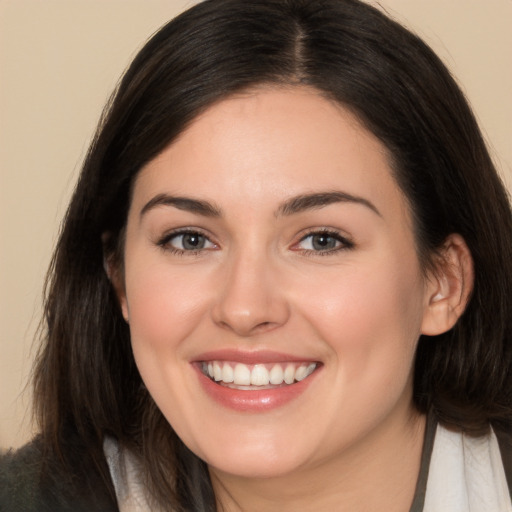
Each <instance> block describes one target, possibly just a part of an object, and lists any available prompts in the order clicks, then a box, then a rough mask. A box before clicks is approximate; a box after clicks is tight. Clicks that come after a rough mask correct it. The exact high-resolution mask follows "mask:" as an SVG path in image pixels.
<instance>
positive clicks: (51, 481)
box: [0, 438, 118, 512]
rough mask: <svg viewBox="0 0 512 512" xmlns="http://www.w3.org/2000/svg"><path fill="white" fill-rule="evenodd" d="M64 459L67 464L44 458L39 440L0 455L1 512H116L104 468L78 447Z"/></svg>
mask: <svg viewBox="0 0 512 512" xmlns="http://www.w3.org/2000/svg"><path fill="white" fill-rule="evenodd" d="M67 455H69V457H68V460H67V462H63V461H61V460H60V459H59V458H58V457H56V456H52V455H47V454H46V455H44V454H43V445H42V442H41V440H40V438H36V439H35V440H34V441H32V442H31V443H29V444H27V445H25V446H24V447H22V448H20V449H19V450H17V451H9V452H7V453H4V454H2V455H0V510H2V511H4V510H5V511H9V512H11V511H12V512H16V511H20V512H21V511H23V512H45V511H48V512H49V511H51V512H82V511H83V512H85V511H91V510H94V511H98V512H117V510H118V508H117V505H116V500H115V495H114V493H113V490H112V486H111V485H109V482H108V481H106V478H105V473H104V472H102V469H103V468H99V467H97V464H94V462H93V461H92V460H91V458H90V457H89V456H88V454H87V453H86V452H85V451H83V450H81V449H80V448H78V447H74V449H73V450H71V451H70V453H68V454H67ZM105 467H106V462H105ZM107 473H108V470H107Z"/></svg>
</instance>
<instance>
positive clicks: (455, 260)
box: [421, 234, 474, 336]
mask: <svg viewBox="0 0 512 512" xmlns="http://www.w3.org/2000/svg"><path fill="white" fill-rule="evenodd" d="M473 281H474V273H473V258H472V257H471V252H470V251H469V248H468V246H467V245H466V242H465V240H464V239H463V238H462V237H461V236H460V235H458V234H451V235H450V236H448V238H447V239H446V240H445V242H444V244H443V247H442V248H441V251H440V254H439V257H438V261H437V263H436V265H435V269H434V270H433V271H432V272H431V274H430V276H429V279H428V282H427V288H426V296H425V301H426V304H425V311H424V315H423V322H422V329H421V333H422V334H426V335H428V336H436V335H438V334H442V333H444V332H446V331H449V330H450V329H451V328H452V327H453V326H454V325H455V324H456V323H457V320H458V319H459V318H460V317H461V315H462V313H464V310H465V309H466V305H467V303H468V301H469V297H470V295H471V292H472V290H473Z"/></svg>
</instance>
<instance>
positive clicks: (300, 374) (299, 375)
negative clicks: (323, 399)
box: [295, 366, 308, 381]
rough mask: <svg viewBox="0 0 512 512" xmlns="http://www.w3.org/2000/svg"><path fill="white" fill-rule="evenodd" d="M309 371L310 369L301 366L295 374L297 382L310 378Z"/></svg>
mask: <svg viewBox="0 0 512 512" xmlns="http://www.w3.org/2000/svg"><path fill="white" fill-rule="evenodd" d="M307 371H308V369H307V367H306V366H299V367H298V368H297V371H296V372H295V380H298V381H301V380H304V379H305V378H306V377H307V376H308V374H307Z"/></svg>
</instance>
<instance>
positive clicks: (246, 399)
mask: <svg viewBox="0 0 512 512" xmlns="http://www.w3.org/2000/svg"><path fill="white" fill-rule="evenodd" d="M195 369H196V371H197V372H198V374H199V381H200V383H201V385H202V387H203V389H204V390H205V391H206V393H207V394H208V395H209V396H210V397H211V398H213V400H215V401H216V402H217V403H219V404H221V405H222V406H224V407H227V408H229V409H233V410H235V411H241V412H265V411H270V410H272V409H277V408H278V407H282V406H283V405H285V404H287V403H289V402H291V401H292V400H294V399H295V398H297V397H299V396H300V395H301V394H302V393H304V392H305V391H306V389H307V388H308V387H309V385H310V384H311V382H312V381H313V380H314V378H315V376H316V374H317V372H318V370H319V369H318V368H317V369H316V370H315V371H314V372H313V373H312V374H311V375H309V376H308V377H307V378H305V379H304V380H301V381H300V382H295V383H294V384H289V385H285V386H281V387H278V388H270V389H255V390H240V389H233V388H228V387H226V386H222V385H220V384H217V383H215V382H214V381H213V380H211V379H210V378H208V377H206V375H205V374H204V373H203V372H202V371H201V370H200V369H199V368H198V367H195Z"/></svg>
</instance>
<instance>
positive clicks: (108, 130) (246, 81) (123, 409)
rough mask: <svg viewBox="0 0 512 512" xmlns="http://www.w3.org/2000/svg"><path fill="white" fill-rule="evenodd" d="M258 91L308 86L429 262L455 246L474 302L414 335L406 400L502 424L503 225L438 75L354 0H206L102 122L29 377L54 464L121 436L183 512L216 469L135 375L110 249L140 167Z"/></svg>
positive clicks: (507, 239)
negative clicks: (346, 120)
mask: <svg viewBox="0 0 512 512" xmlns="http://www.w3.org/2000/svg"><path fill="white" fill-rule="evenodd" d="M259 84H286V85H294V84H302V85H307V86H310V87H314V88H316V89H317V90H318V91H320V93H321V94H324V95H326V96H328V97H329V98H331V99H334V100H335V101H338V102H339V103H341V104H343V105H345V106H348V107H349V108H350V109H351V110H352V111H353V112H354V113H355V114H356V115H357V116H358V117H359V119H360V120H361V121H362V122H363V124H364V125H365V126H366V127H367V128H368V129H369V130H370V131H371V132H373V133H374V134H375V135H376V136H377V137H378V138H379V139H380V140H381V141H382V142H383V144H384V145H385V146H386V147H387V148H388V149H389V152H390V154H391V155H392V167H393V170H394V173H395V177H396V180H397V182H398V184H399V185H400V187H401V188H402V190H403V192H404V193H405V195H406V197H407V198H408V200H409V203H410V205H411V208H412V211H413V214H414V221H415V226H414V227H415V234H416V240H417V246H418V254H419V255H420V259H421V261H422V262H423V264H424V265H428V263H429V261H431V256H432V255H433V254H435V252H436V249H438V248H439V247H440V246H441V245H442V243H443V241H444V240H445V239H446V237H447V236H448V235H449V234H451V233H459V234H460V235H462V237H463V238H464V239H465V241H466V243H467V245H468V247H469V249H470V251H471V254H472V256H473V260H474V267H475V285H474V291H473V294H472V297H471V299H470V301H469V304H468V306H467V309H466V312H465V314H464V315H463V316H462V318H461V319H460V321H459V322H458V323H457V325H456V326H455V327H454V328H453V329H452V330H451V331H449V332H447V333H446V334H443V335H440V336H437V337H431V338H427V337H422V338H421V339H420V342H419V348H418V352H417V357H416V367H415V381H414V401H415V404H416V406H417V407H418V409H419V410H420V411H422V412H426V411H428V410H430V409H434V410H435V412H436V413H437V415H438V417H439V418H440V420H441V421H442V422H443V423H444V424H445V425H447V426H451V427H452V428H457V429H462V430H464V431H466V432H468V433H470V434H474V435H479V434H482V433H484V432H485V431H486V430H487V429H488V426H489V425H490V424H492V425H495V426H496V427H510V425H511V417H512V413H511V411H512V396H511V395H512V359H511V358H512V345H511V342H510V335H511V325H510V323H511V321H512V308H511V299H510V296H511V294H510V290H511V289H512V239H511V236H512V235H511V234H512V216H511V212H510V207H509V202H508V198H507V194H506V192H505V190H504V187H503V185H502V183H501V181H500V179H499V177H498V175H497V173H496V171H495V169H494V167H493V164H492V162H491V159H490V157H489V154H488V151H487V149H486V147H485V144H484V142H483V139H482V136H481V134H480V131H479V129H478V126H477V123H476V121H475V119H474V116H473V115H472V113H471V110H470V108H469V107H468V104H467V102H466V100H465V98H464V96H463V94H462V93H461V91H460V89H459V88H458V87H457V85H456V83H455V81H454V80H453V79H452V77H451V76H450V73H449V72H448V71H447V69H446V68H445V66H444V65H443V64H442V63H441V62H440V60H439V59H438V58H437V57H436V56H435V54H434V53H433V52H432V51H431V50H430V49H429V48H428V47H427V46H426V45H425V44H424V43H423V42H422V41H421V40H420V39H418V38H417V37H416V36H414V35H412V34H411V33H410V32H408V31H407V30H405V29H404V28H403V27H401V26H400V25H399V24H397V23H395V22H394V21H392V20H390V19H389V18H387V17H386V16H384V15H383V14H382V13H381V12H380V11H378V10H376V9H374V8H372V7H370V6H369V5H367V4H365V3H363V2H360V1H358V0H253V1H250V2H248V1H245V0H207V1H205V2H203V3H200V4H198V5H196V6H194V7H193V8H191V9H190V10H188V11H186V12H185V13H183V14H182V15H180V16H178V17H177V18H176V19H175V20H173V21H171V22H170V23H169V24H167V25H166V26H164V27H163V28H162V29H161V30H160V31H159V32H158V33H157V34H156V35H155V36H154V37H152V39H151V40H150V41H149V42H148V43H147V44H146V46H145V47H144V48H143V49H142V50H141V51H140V53H139V54H138V55H137V56H136V58H135V59H134V61H133V63H132V64H131V66H130V67H129V69H128V70H127V72H126V73H125V75H124V77H123V78H122V81H121V82H120V84H119V87H118V89H117V91H116V92H115V94H114V95H113V97H112V100H111V102H110V103H109V105H108V106H107V108H106V110H105V113H104V116H103V118H102V120H101V122H100V125H99V128H98V131H97V134H96V137H95V139H94V141H93V143H92V145H91V147H90V150H89V152H88V155H87V158H86V161H85V163H84V166H83V169H82V173H81V175H80V179H79V182H78V184H77V187H76V190H75V192H74V195H73V198H72V200H71V203H70V206H69V209H68V211H67V214H66V217H65V220H64V223H63V227H62V232H61V235H60V239H59V242H58V244H57V248H56V251H55V255H54V258H53V261H52V265H51V268H50V273H49V277H48V284H47V297H46V309H45V321H46V335H45V340H44V344H43V346H42V348H41V352H40V356H39V359H38V363H37V368H36V370H35V397H36V408H37V409H36V410H37V414H38V417H39V420H40V424H41V429H42V435H43V440H44V442H45V446H46V448H47V449H48V450H53V451H56V452H63V448H62V446H63V443H64V440H65V439H66V436H68V437H69V435H70V434H69V433H70V432H73V433H74V434H76V435H78V436H79V438H80V439H81V442H82V443H83V444H84V446H86V447H87V449H88V450H89V452H90V453H91V454H92V456H93V457H95V458H96V459H97V460H100V459H101V457H102V440H103V438H104V436H105V435H111V436H114V437H116V438H117V439H119V440H120V442H121V443H123V444H125V445H127V446H129V447H130V448H131V449H132V450H134V451H135V452H136V453H138V454H139V455H140V456H141V457H142V460H143V464H144V466H145V469H146V472H147V478H148V482H149V484H150V487H151V488H152V490H153V493H154V496H155V498H156V499H160V500H161V501H162V502H163V500H164V498H165V499H166V500H167V503H170V504H171V505H172V507H174V509H175V510H187V511H192V510H215V504H214V499H213V493H212V489H211V485H210V481H209V478H208V473H207V470H206V467H205V464H204V463H203V462H202V461H200V460H199V459H198V458H197V457H195V455H193V454H192V453H191V452H190V451H189V450H188V449H187V448H186V447H185V446H184V445H183V443H182V442H181V441H180V439H179V438H177V436H176V434H175V433H174V432H173V430H172V428H171V426H170V425H169V424H168V423H167V421H166V420H165V419H164V417H163V416H162V414H161V413H160V411H159V410H158V409H157V407H156V405H155V404H154V402H153V400H152V399H151V397H150V396H149V394H148V392H147V391H146V389H145V387H144V385H143V383H142V381H141V378H140V375H139V373H138V371H137V368H136V365H135V362H134V359H133V356H132V352H131V346H130V335H129V329H128V327H127V325H126V323H125V322H124V320H123V318H122V315H121V313H120V309H119V306H118V303H117V300H116V297H115V294H114V293H113V290H112V286H111V284H110V282H109V280H108V279H107V276H106V274H105V272H104V268H103V255H104V250H105V253H106V255H107V256H108V257H115V255H117V256H118V257H120V258H121V259H122V240H123V239H122V233H123V229H124V225H125V223H126V216H127V211H128V207H129V201H130V187H131V185H132V183H133V181H134V177H135V176H136V175H137V172H138V171H139V169H140V168H141V167H142V166H143V165H144V164H145V163H147V162H148V161H149V160H151V159H152V158H153V157H155V156H156V155H157V154H158V153H159V152H160V151H162V150H163V149H164V148H165V147H166V146H167V145H168V144H169V143H171V142H172V141H173V140H174V139H175V138H176V137H177V136H178V135H179V134H180V133H181V132H182V131H183V130H184V129H185V128H186V127H187V125H188V124H189V123H190V121H191V120H193V119H194V118H195V117H196V116H197V115H198V114H199V113H200V112H202V111H204V110H205V109H206V108H208V107H209V106H210V105H212V104H213V103H214V102H216V101H219V100H221V99H222V98H225V97H227V96H229V95H230V94H233V93H235V92H239V91H243V90H246V89H248V88H251V87H254V86H257V85H259ZM105 234H108V236H107V235H105ZM102 235H103V236H104V243H102ZM63 456H65V455H63Z"/></svg>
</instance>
